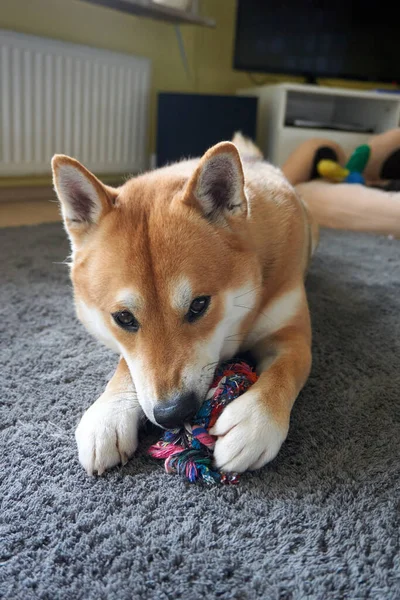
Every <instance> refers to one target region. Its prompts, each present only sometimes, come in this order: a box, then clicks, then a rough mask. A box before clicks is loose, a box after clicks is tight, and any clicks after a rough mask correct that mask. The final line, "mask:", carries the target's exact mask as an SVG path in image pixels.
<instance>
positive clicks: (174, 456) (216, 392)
mask: <svg viewBox="0 0 400 600" xmlns="http://www.w3.org/2000/svg"><path fill="white" fill-rule="evenodd" d="M256 381H257V375H256V373H255V371H254V369H252V367H250V366H249V365H248V364H247V363H245V362H242V361H240V362H228V363H223V364H222V365H220V366H219V367H218V368H217V370H216V372H215V375H214V380H213V383H212V384H211V388H210V390H209V392H208V395H207V398H206V400H205V401H204V403H203V405H202V406H201V408H200V410H199V411H198V413H197V414H196V416H195V417H194V419H193V423H191V424H185V425H184V426H183V427H182V428H181V429H171V430H169V431H165V433H164V434H163V436H162V438H161V439H160V441H159V442H157V443H156V444H154V445H153V446H150V448H149V450H148V453H149V454H150V456H153V457H154V458H160V459H164V460H165V463H164V465H165V470H166V472H167V473H177V474H178V475H181V476H183V477H185V478H186V479H187V480H188V481H189V482H191V483H193V482H195V481H204V482H206V483H225V484H235V483H238V481H239V475H238V474H237V473H222V472H220V471H217V470H215V468H214V466H213V450H214V446H215V442H216V439H217V438H216V437H215V436H213V435H210V434H209V433H208V430H209V429H211V427H213V425H214V423H215V422H216V420H217V419H218V417H219V415H220V414H221V413H222V411H223V409H224V408H225V406H226V405H227V404H229V402H231V401H232V400H234V399H235V398H237V397H238V396H240V395H241V394H243V393H244V392H245V391H246V390H247V389H248V388H249V387H250V386H251V385H252V384H253V383H255V382H256Z"/></svg>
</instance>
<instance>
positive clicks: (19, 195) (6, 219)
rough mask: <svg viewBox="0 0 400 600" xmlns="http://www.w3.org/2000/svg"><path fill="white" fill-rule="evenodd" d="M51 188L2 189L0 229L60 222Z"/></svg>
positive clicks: (0, 194) (0, 196)
mask: <svg viewBox="0 0 400 600" xmlns="http://www.w3.org/2000/svg"><path fill="white" fill-rule="evenodd" d="M60 220H61V218H60V211H59V207H58V202H57V200H56V198H55V194H54V191H53V190H52V188H51V187H40V188H38V187H35V188H0V227H18V226H20V225H37V224H39V223H54V222H57V221H60Z"/></svg>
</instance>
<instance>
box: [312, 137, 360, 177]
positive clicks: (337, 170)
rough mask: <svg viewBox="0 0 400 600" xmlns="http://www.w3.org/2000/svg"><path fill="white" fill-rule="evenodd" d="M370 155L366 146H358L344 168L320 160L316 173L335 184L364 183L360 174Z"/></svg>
mask: <svg viewBox="0 0 400 600" xmlns="http://www.w3.org/2000/svg"><path fill="white" fill-rule="evenodd" d="M370 154H371V148H370V147H369V146H368V145H367V144H362V145H361V146H358V148H356V149H355V150H354V152H353V154H352V155H351V157H350V158H349V160H348V162H347V164H346V166H345V167H341V166H340V165H339V163H337V162H335V161H334V160H320V161H319V163H318V165H317V171H318V173H319V175H321V177H325V178H326V179H331V180H333V181H336V182H337V183H342V182H343V183H361V184H364V183H365V179H364V176H363V175H362V172H363V171H364V169H365V167H366V165H367V162H368V160H369V157H370Z"/></svg>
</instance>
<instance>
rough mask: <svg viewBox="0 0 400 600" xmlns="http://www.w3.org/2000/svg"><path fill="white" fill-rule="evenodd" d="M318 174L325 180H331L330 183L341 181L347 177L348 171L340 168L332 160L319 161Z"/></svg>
mask: <svg viewBox="0 0 400 600" xmlns="http://www.w3.org/2000/svg"><path fill="white" fill-rule="evenodd" d="M317 169H318V173H319V174H320V175H321V177H325V179H331V180H332V181H343V179H346V177H347V175H349V173H350V171H349V170H348V169H345V168H344V167H341V166H340V165H339V164H338V163H337V162H335V161H334V160H328V159H325V160H320V161H319V163H318V167H317Z"/></svg>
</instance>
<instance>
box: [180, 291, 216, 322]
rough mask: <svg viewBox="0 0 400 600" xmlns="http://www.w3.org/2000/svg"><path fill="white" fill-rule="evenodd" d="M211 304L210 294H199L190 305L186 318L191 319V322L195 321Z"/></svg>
mask: <svg viewBox="0 0 400 600" xmlns="http://www.w3.org/2000/svg"><path fill="white" fill-rule="evenodd" d="M209 304H210V296H199V297H198V298H195V299H194V300H193V302H192V304H191V305H190V308H189V312H188V313H187V315H186V318H187V320H188V321H189V323H192V322H193V321H195V320H196V319H198V318H199V317H201V315H203V314H204V313H205V312H206V310H207V308H208V305H209Z"/></svg>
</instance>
